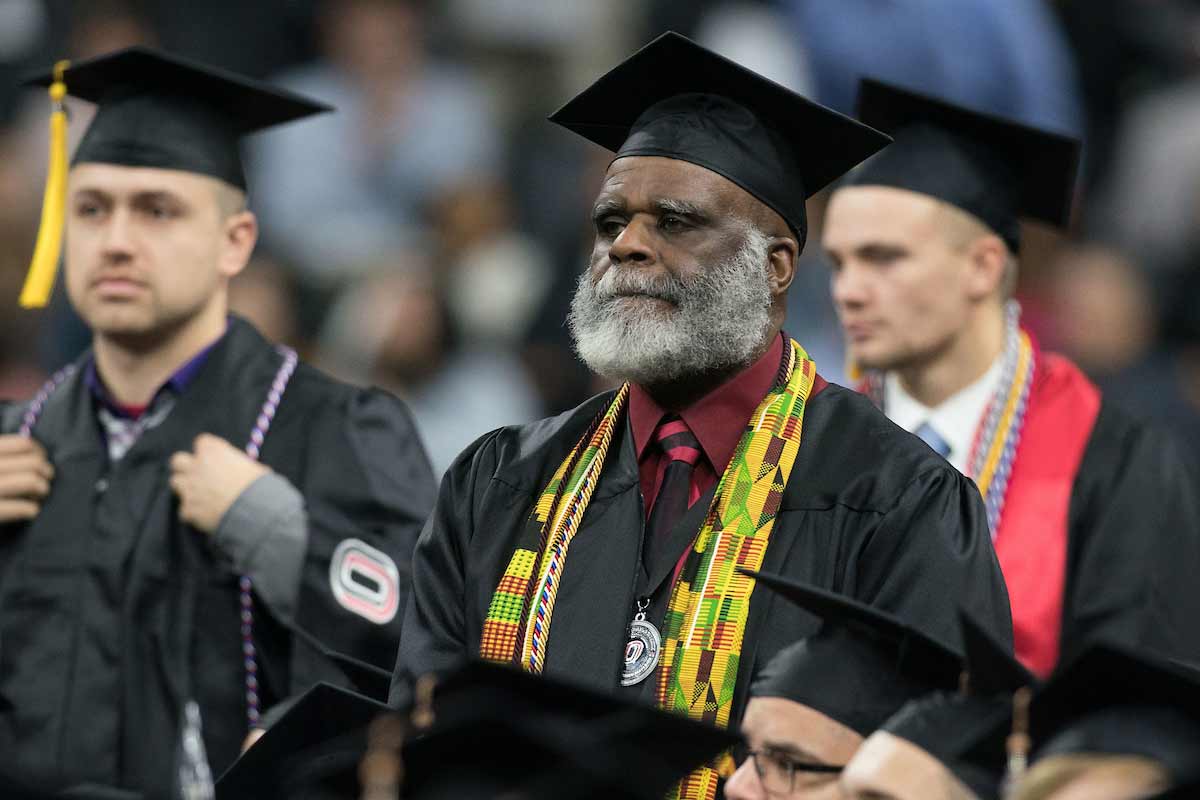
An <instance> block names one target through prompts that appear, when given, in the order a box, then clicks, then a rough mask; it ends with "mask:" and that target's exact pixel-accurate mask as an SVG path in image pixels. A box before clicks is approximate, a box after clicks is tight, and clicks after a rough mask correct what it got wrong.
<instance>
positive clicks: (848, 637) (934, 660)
mask: <svg viewBox="0 0 1200 800" xmlns="http://www.w3.org/2000/svg"><path fill="white" fill-rule="evenodd" d="M746 574H747V575H750V576H751V577H753V578H754V579H755V580H756V581H758V582H759V583H761V584H762V585H763V586H765V587H766V588H768V589H770V590H771V591H774V592H777V593H778V594H780V595H782V596H783V597H784V598H786V599H787V600H789V601H791V602H793V603H795V604H796V605H798V606H800V607H801V608H803V609H804V610H805V611H808V612H810V613H812V614H814V615H815V616H817V617H820V618H821V619H822V621H823V624H822V626H821V628H820V629H819V630H818V631H817V633H815V634H813V635H812V636H809V637H808V638H806V639H802V640H801V641H799V642H797V643H795V644H793V645H791V646H790V647H788V648H786V649H784V650H781V651H780V652H779V653H778V654H777V655H776V656H775V657H774V658H772V659H771V660H770V661H769V662H767V665H766V666H765V667H763V669H762V671H761V672H760V673H759V674H758V675H757V676H756V678H755V680H754V682H753V683H752V684H751V686H750V695H751V696H752V697H782V698H784V699H787V700H793V701H795V702H797V703H801V704H802V705H806V706H808V707H809V708H813V709H815V710H817V711H820V712H821V713H822V714H824V715H825V716H827V717H830V718H831V719H834V720H836V721H838V722H840V723H842V724H843V725H845V726H846V727H848V728H851V729H852V730H855V731H857V732H858V733H860V734H861V735H863V736H869V735H870V734H871V733H873V732H874V731H875V730H877V729H878V728H879V726H880V725H882V724H883V723H884V722H885V721H886V720H887V719H888V718H889V717H890V716H892V715H893V714H895V713H896V712H897V711H898V710H899V709H900V707H901V706H903V705H904V704H905V703H907V702H908V701H909V700H912V699H913V698H916V697H921V696H923V695H926V694H929V693H930V692H934V691H937V690H939V689H952V688H954V687H955V686H956V685H957V684H958V681H959V676H960V675H961V672H962V657H961V655H960V654H959V653H958V652H956V651H955V649H954V647H953V646H952V645H950V644H947V643H945V642H942V641H939V640H938V639H935V638H934V637H932V636H930V635H929V634H926V633H924V632H923V631H921V630H919V629H917V628H915V627H913V626H911V625H909V624H908V623H907V622H904V621H902V620H900V619H898V618H897V617H894V616H892V615H891V614H888V613H886V612H884V611H880V610H879V609H876V608H873V607H871V606H869V605H865V604H863V603H860V602H858V601H856V600H853V599H851V598H849V597H845V596H843V595H838V594H834V593H832V592H827V591H825V590H823V589H818V588H816V587H814V586H809V585H807V584H802V583H797V582H795V581H792V580H789V579H787V578H784V577H781V576H779V575H771V574H767V573H761V572H757V573H756V572H746Z"/></svg>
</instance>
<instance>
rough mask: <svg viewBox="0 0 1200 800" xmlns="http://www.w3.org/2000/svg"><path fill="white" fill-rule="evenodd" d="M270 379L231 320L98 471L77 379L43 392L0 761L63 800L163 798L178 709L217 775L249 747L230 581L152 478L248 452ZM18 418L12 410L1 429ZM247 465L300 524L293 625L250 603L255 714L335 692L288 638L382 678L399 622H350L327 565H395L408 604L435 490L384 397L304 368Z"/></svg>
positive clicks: (7, 538)
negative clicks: (289, 491)
mask: <svg viewBox="0 0 1200 800" xmlns="http://www.w3.org/2000/svg"><path fill="white" fill-rule="evenodd" d="M81 363H82V361H81ZM280 363H281V356H280V355H279V354H278V353H277V352H276V351H275V349H274V348H273V347H272V346H270V345H269V344H268V343H267V342H266V341H265V340H264V339H263V338H262V337H261V336H259V334H258V333H257V332H256V331H254V329H253V328H251V327H250V326H249V325H248V324H247V323H245V322H243V321H241V320H238V319H232V320H231V322H230V329H229V331H228V333H227V334H226V336H225V337H224V338H223V339H222V340H221V341H220V343H218V344H217V345H216V347H214V349H213V351H212V352H211V354H210V355H209V357H208V358H207V360H206V361H205V362H204V364H203V366H202V367H201V369H200V371H199V373H198V374H197V375H196V377H195V379H194V380H193V381H192V383H191V384H189V386H188V388H187V390H186V391H185V392H184V393H183V394H182V395H181V396H180V397H179V399H178V400H177V402H176V405H175V407H174V408H173V409H172V411H171V412H170V414H169V416H168V417H167V418H166V420H165V421H164V422H163V423H162V424H161V425H159V426H158V427H155V428H153V429H151V430H149V431H147V432H146V433H145V434H143V435H142V437H141V438H140V439H139V440H138V441H137V443H136V444H135V445H134V446H133V447H132V448H131V449H130V450H129V452H128V453H127V454H126V455H125V457H124V458H123V459H121V461H119V462H118V463H117V464H115V465H112V466H110V465H109V463H108V458H107V454H106V451H105V449H104V446H103V443H102V438H101V436H100V433H99V430H98V428H97V422H96V417H95V409H94V406H93V402H94V401H93V399H92V397H91V395H90V392H89V391H88V389H87V387H86V385H85V383H84V381H83V380H82V379H81V377H80V374H79V373H76V375H75V376H73V377H72V378H70V379H68V380H67V381H66V382H65V383H64V384H63V385H62V386H61V387H60V388H59V389H58V390H57V391H56V392H55V393H54V395H53V396H52V398H51V400H50V402H49V403H48V404H47V406H46V408H45V411H44V413H43V414H42V417H41V419H40V421H39V423H38V425H37V427H36V428H35V430H34V436H35V437H36V438H37V439H38V440H39V441H40V442H41V443H42V444H43V446H44V447H45V448H46V450H47V452H48V454H49V456H50V460H51V462H52V463H53V464H54V466H55V470H56V477H55V480H54V483H53V486H52V490H51V494H50V496H49V498H48V499H47V500H46V502H45V503H44V505H43V506H42V509H41V511H40V513H39V515H38V517H37V518H36V519H35V520H33V521H32V522H30V523H26V524H12V525H7V526H3V528H2V529H0V764H3V765H5V766H11V767H13V768H14V769H17V770H19V771H20V772H21V773H24V774H27V775H32V776H34V777H36V778H37V779H39V780H42V781H44V782H54V783H57V784H59V785H67V784H73V783H82V782H91V783H97V784H105V785H111V786H119V787H124V788H132V789H139V790H143V791H146V792H147V794H148V796H155V797H157V796H166V794H167V792H168V791H169V787H170V785H171V783H172V778H171V771H172V769H173V767H174V763H175V752H176V747H177V744H178V741H179V719H178V717H179V713H180V710H181V708H182V704H183V702H184V701H185V700H186V699H187V698H196V699H197V700H198V702H199V704H200V708H201V713H202V716H203V729H204V739H205V745H206V748H207V751H208V757H209V760H210V763H211V765H212V768H213V770H214V773H215V774H220V772H221V771H222V770H223V769H224V768H225V767H226V766H228V765H229V764H230V763H231V762H232V761H233V760H234V759H235V758H236V756H237V753H238V751H239V748H240V744H241V741H242V739H243V738H244V736H245V734H246V717H245V714H246V712H245V699H244V697H245V679H244V674H243V654H242V641H241V633H240V621H239V608H238V597H239V595H238V584H237V576H236V575H234V574H233V571H232V569H231V567H230V564H229V562H228V560H227V559H226V558H225V557H224V556H223V555H222V554H221V553H219V552H217V550H216V548H215V547H214V546H213V545H212V543H211V541H210V538H209V537H208V536H207V535H205V534H202V533H200V532H198V531H196V530H194V529H192V528H190V527H188V526H186V525H184V524H183V523H181V522H180V521H179V518H178V504H177V502H176V501H175V499H174V497H173V494H172V492H171V491H170V488H169V486H168V483H167V480H168V477H169V473H168V466H167V462H168V459H169V458H170V456H171V454H172V453H174V452H176V451H179V450H190V449H191V446H192V442H193V440H194V439H195V437H196V436H197V435H198V434H200V433H202V432H209V433H214V434H216V435H218V436H221V437H222V438H224V439H226V440H228V441H229V442H231V443H233V444H234V445H236V446H238V447H242V446H244V444H245V443H246V441H247V439H248V437H249V434H250V431H251V430H252V428H253V425H254V422H255V418H256V416H257V415H258V413H259V409H260V408H261V405H262V403H263V400H264V399H265V397H266V394H267V391H268V389H269V388H270V386H271V383H272V380H273V379H274V377H275V374H276V372H277V370H278V367H279V365H280ZM21 410H22V409H20V407H14V408H10V409H8V410H7V412H6V413H5V415H4V422H5V431H6V432H13V431H14V430H15V426H16V424H17V422H18V417H19V413H17V412H19V411H21ZM261 459H262V461H263V463H265V464H267V465H269V466H270V467H271V468H272V469H274V470H275V471H276V472H278V473H280V474H282V475H283V476H285V477H286V478H287V479H288V480H289V481H291V483H292V484H293V485H295V486H296V487H297V488H298V489H299V490H300V492H301V493H302V494H303V495H304V499H305V505H306V508H307V513H308V551H307V555H306V561H305V565H304V571H303V576H302V580H301V587H300V594H299V599H298V605H297V620H294V621H286V620H279V619H276V618H274V617H273V616H272V614H271V612H270V610H269V609H268V608H267V607H266V606H265V605H264V604H263V603H262V602H258V601H257V598H256V603H255V609H254V614H255V644H256V646H257V649H258V653H259V662H260V673H259V680H260V695H261V697H262V703H261V704H262V707H263V708H264V709H268V708H270V706H271V705H272V704H273V703H275V702H278V701H280V700H282V699H284V698H286V697H288V696H291V695H294V694H298V693H300V692H302V691H303V690H304V689H305V688H307V686H309V685H310V684H312V683H313V682H314V681H317V680H321V679H324V680H329V681H333V682H337V681H343V682H344V680H343V679H342V678H341V673H340V672H339V671H338V670H337V668H336V666H335V665H333V664H330V663H327V661H326V659H325V658H324V656H322V655H321V654H320V653H318V652H316V651H315V649H314V648H312V647H310V646H307V645H305V644H303V643H302V642H300V641H299V640H296V639H295V637H293V636H292V635H291V634H289V632H288V625H289V624H299V625H300V626H301V627H303V628H304V629H306V630H307V631H309V632H310V633H313V634H315V635H317V636H318V637H320V638H321V639H323V640H324V642H325V643H326V644H327V645H328V646H329V647H331V648H333V649H336V650H341V651H343V652H346V653H349V654H352V655H356V656H358V657H360V658H364V659H367V660H370V661H373V662H375V663H378V664H385V665H386V664H390V663H392V661H393V659H394V654H395V644H396V640H397V637H398V635H399V628H400V622H401V620H402V618H403V609H402V608H400V609H399V613H398V614H396V616H395V618H394V619H392V620H390V621H388V622H386V623H382V622H370V621H368V620H366V619H364V618H363V617H362V616H360V615H358V614H355V613H352V612H351V611H349V610H347V608H346V607H345V606H344V605H343V604H342V603H340V602H338V600H337V599H336V598H335V595H334V592H333V588H332V580H333V579H332V577H331V574H330V573H331V570H330V558H331V555H332V553H333V552H334V550H335V548H337V547H338V545H339V544H340V543H342V542H345V541H346V540H349V539H352V540H357V541H358V542H362V543H364V544H366V545H367V546H369V547H371V548H374V549H377V550H379V551H381V552H383V553H386V554H387V556H388V557H390V559H391V560H392V562H394V564H395V565H396V570H397V573H398V577H399V584H400V587H401V589H402V590H406V588H407V583H408V580H409V568H410V563H411V562H410V558H411V552H412V548H413V546H414V542H415V539H416V536H417V532H418V531H419V529H420V526H421V524H422V523H423V522H424V519H425V517H426V516H427V513H428V509H429V507H430V506H431V504H432V502H433V496H434V482H433V476H432V473H431V470H430V467H429V463H428V460H427V458H426V457H425V454H424V451H423V450H422V448H421V445H420V443H419V441H418V439H417V436H416V432H415V430H414V428H413V424H412V420H411V417H410V416H409V414H408V411H407V410H406V409H405V407H404V406H403V404H402V403H401V402H400V401H399V400H397V399H395V398H394V397H392V396H390V395H388V394H386V393H383V392H380V391H376V390H360V389H357V388H354V387H351V386H348V385H345V384H342V383H339V382H336V381H334V380H332V379H331V378H328V377H327V376H325V375H323V374H321V373H320V372H318V371H316V370H314V369H311V368H309V367H307V366H305V365H303V364H301V365H300V366H299V368H298V369H297V370H296V373H295V375H294V376H293V378H292V380H291V383H290V385H289V386H288V388H287V390H286V392H285V394H284V396H283V399H282V402H281V403H280V405H279V409H278V413H277V414H276V417H275V419H274V421H273V423H272V425H271V428H270V432H269V433H268V435H267V438H266V442H265V444H264V446H263V448H262V454H261ZM402 600H403V597H401V602H402Z"/></svg>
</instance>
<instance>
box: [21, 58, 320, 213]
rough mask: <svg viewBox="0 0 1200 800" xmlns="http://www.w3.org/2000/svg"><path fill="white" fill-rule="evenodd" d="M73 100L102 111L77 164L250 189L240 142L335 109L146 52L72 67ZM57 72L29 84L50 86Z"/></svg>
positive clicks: (68, 75)
mask: <svg viewBox="0 0 1200 800" xmlns="http://www.w3.org/2000/svg"><path fill="white" fill-rule="evenodd" d="M62 79H63V83H64V84H65V85H66V91H67V94H68V95H70V96H72V97H78V98H80V99H81V100H87V101H89V102H92V103H95V104H96V105H97V109H96V116H95V117H94V118H93V119H92V123H91V125H89V126H88V129H87V133H85V134H84V136H83V139H82V141H80V143H79V147H78V149H77V150H76V151H75V157H74V159H73V163H76V164H81V163H85V162H98V163H104V164H119V165H121V166H128V167H158V168H161V169H178V170H183V171H185V172H197V173H200V174H201V175H210V176H212V177H214V178H219V179H220V180H223V181H225V182H226V183H229V184H232V185H233V186H236V187H238V188H240V189H245V188H246V178H245V174H244V172H243V170H242V159H241V154H240V150H239V146H238V142H239V140H240V139H241V137H242V136H245V135H247V134H250V133H254V132H255V131H258V130H261V129H263V128H268V127H270V126H272V125H279V124H282V123H284V122H291V121H292V120H297V119H301V118H302V117H307V116H309V115H312V114H318V113H321V112H323V111H331V110H332V108H331V107H330V106H327V105H325V104H324V103H318V102H315V101H313V100H309V99H307V98H305V97H301V96H300V95H297V94H293V93H292V92H289V91H286V90H283V89H278V88H276V87H273V86H270V85H268V84H266V83H263V82H261V81H256V80H252V79H250V78H245V77H242V76H241V75H237V74H234V73H232V72H227V71H225V70H222V69H217V68H215V67H209V66H205V65H203V64H200V63H197V62H195V61H190V60H188V59H185V58H180V57H179V56H174V55H170V54H168V53H163V52H160V51H157V50H152V49H150V48H148V47H141V46H139V47H130V48H126V49H124V50H118V51H117V52H115V53H109V54H106V55H102V56H99V57H97V58H92V59H89V60H87V61H80V62H78V63H74V64H71V65H70V66H68V67H67V68H66V69H65V70H64V71H63V72H62ZM53 82H54V76H53V75H52V74H46V75H41V76H39V77H37V78H34V79H32V80H31V81H29V84H30V85H33V86H44V87H49V86H50V85H51V84H52V83H53Z"/></svg>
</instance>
